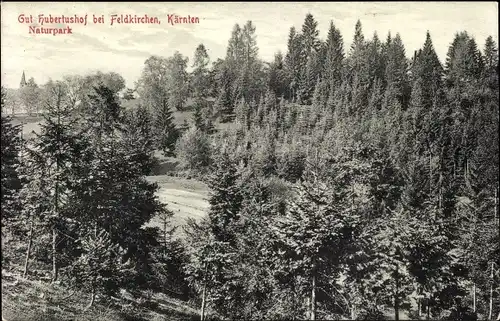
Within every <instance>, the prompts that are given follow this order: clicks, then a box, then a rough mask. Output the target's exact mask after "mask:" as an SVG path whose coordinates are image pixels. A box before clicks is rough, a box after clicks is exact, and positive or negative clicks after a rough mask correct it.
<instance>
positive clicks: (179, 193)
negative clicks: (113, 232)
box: [148, 175, 209, 236]
mask: <svg viewBox="0 0 500 321" xmlns="http://www.w3.org/2000/svg"><path fill="white" fill-rule="evenodd" d="M148 181H150V182H156V183H157V184H158V185H159V187H160V189H159V191H158V196H159V198H160V201H161V202H163V203H164V204H166V205H167V208H168V209H169V210H171V211H173V212H174V217H173V222H172V224H173V225H174V226H182V225H184V224H185V222H186V219H188V218H194V219H200V218H202V217H203V216H204V215H205V214H206V212H207V211H208V208H209V204H208V201H207V199H208V187H207V186H206V185H205V184H204V183H202V182H200V181H197V180H193V179H185V178H179V177H171V176H166V175H158V176H148ZM148 226H155V227H160V228H161V227H162V226H161V221H160V220H159V219H158V218H153V219H152V220H151V222H150V223H149V224H148ZM177 232H178V233H179V234H178V236H182V235H183V232H182V228H179V229H178V230H177Z"/></svg>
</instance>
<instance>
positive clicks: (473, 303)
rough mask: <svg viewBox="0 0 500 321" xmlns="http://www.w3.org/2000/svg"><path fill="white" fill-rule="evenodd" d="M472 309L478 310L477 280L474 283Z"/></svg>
mask: <svg viewBox="0 0 500 321" xmlns="http://www.w3.org/2000/svg"><path fill="white" fill-rule="evenodd" d="M472 311H474V312H476V282H474V284H473V285H472Z"/></svg>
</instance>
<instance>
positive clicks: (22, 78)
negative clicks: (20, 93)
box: [19, 70, 28, 88]
mask: <svg viewBox="0 0 500 321" xmlns="http://www.w3.org/2000/svg"><path fill="white" fill-rule="evenodd" d="M27 84H28V83H27V82H26V76H25V75H24V70H23V75H22V76H21V84H20V85H19V87H21V88H23V87H24V86H26V85H27Z"/></svg>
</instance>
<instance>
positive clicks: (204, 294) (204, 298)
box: [200, 263, 207, 321]
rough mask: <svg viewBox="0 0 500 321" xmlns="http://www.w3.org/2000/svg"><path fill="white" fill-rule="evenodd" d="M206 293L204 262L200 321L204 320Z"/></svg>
mask: <svg viewBox="0 0 500 321" xmlns="http://www.w3.org/2000/svg"><path fill="white" fill-rule="evenodd" d="M206 295H207V264H206V263H205V274H204V275H203V290H202V292H201V311H200V315H201V319H200V320H201V321H204V320H205V308H206Z"/></svg>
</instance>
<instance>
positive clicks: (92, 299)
mask: <svg viewBox="0 0 500 321" xmlns="http://www.w3.org/2000/svg"><path fill="white" fill-rule="evenodd" d="M94 302H95V287H94V284H92V291H91V294H90V302H89V304H88V305H87V306H86V307H85V310H88V309H90V308H91V307H92V306H93V305H94Z"/></svg>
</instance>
